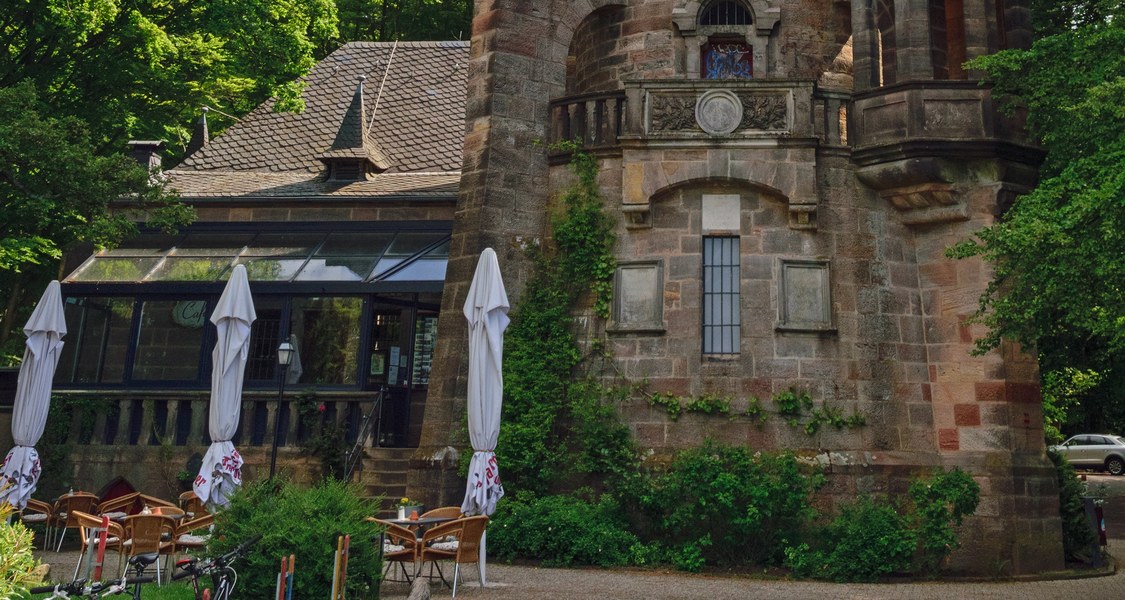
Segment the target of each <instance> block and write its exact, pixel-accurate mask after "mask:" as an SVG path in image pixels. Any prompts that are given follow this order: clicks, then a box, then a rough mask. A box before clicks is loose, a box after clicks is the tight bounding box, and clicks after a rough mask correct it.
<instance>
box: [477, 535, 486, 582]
mask: <svg viewBox="0 0 1125 600" xmlns="http://www.w3.org/2000/svg"><path fill="white" fill-rule="evenodd" d="M487 543H488V530H485V531H484V533H482V534H480V562H478V563H477V570H479V571H480V586H481V587H484V586H485V584H487V583H488V580H487V578H486V577H485V571H486V570H487V569H486V568H485V564H484V558H485V555H486V554H487V553H488V552H487V551H486V550H485V546H486V545H487Z"/></svg>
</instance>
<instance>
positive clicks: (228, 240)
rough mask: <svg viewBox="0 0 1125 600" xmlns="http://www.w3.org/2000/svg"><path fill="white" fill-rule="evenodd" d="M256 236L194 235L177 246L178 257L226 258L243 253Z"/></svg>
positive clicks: (244, 234) (248, 234) (245, 234)
mask: <svg viewBox="0 0 1125 600" xmlns="http://www.w3.org/2000/svg"><path fill="white" fill-rule="evenodd" d="M252 239H254V235H253V234H250V233H238V234H233V233H232V234H223V233H193V234H190V235H188V236H187V237H186V238H185V239H184V240H183V241H182V242H180V243H178V244H176V250H175V254H176V256H226V257H229V258H233V257H234V255H235V254H238V253H239V252H242V248H243V246H246V245H247V244H249V243H250V240H252Z"/></svg>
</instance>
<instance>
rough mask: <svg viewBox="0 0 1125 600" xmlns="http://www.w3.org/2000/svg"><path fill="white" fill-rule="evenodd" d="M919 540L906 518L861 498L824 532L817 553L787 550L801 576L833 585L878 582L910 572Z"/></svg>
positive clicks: (802, 547)
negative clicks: (820, 579) (883, 578)
mask: <svg viewBox="0 0 1125 600" xmlns="http://www.w3.org/2000/svg"><path fill="white" fill-rule="evenodd" d="M914 548H915V540H914V535H913V532H912V531H911V530H910V528H909V523H908V521H907V519H906V517H905V516H903V515H901V514H899V511H897V510H895V507H893V506H891V505H890V504H889V503H888V502H886V501H885V500H884V501H876V500H873V499H872V498H869V497H861V498H860V499H859V500H857V501H856V502H854V503H852V504H846V505H844V506H843V507H842V508H841V510H840V514H839V515H837V516H836V518H835V519H833V520H832V522H831V523H829V524H828V526H827V527H825V528H824V532H823V535H822V536H821V537H819V538H818V539H817V549H815V550H814V549H811V548H810V547H809V544H799V545H797V546H793V547H790V548H787V549H786V550H785V559H786V564H787V565H789V566H790V568H792V569H793V573H794V574H795V575H797V576H799V577H816V578H824V579H831V580H832V581H842V582H844V581H877V580H878V579H879V578H881V577H885V576H887V575H891V574H894V573H906V572H908V571H909V570H910V567H911V561H912V559H913V557H914Z"/></svg>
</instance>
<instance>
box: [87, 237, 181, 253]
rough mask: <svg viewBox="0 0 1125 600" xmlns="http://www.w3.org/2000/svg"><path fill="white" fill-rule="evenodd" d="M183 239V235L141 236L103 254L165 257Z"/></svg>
mask: <svg viewBox="0 0 1125 600" xmlns="http://www.w3.org/2000/svg"><path fill="white" fill-rule="evenodd" d="M183 238H184V236H182V235H139V236H137V237H135V238H133V239H130V240H126V241H124V242H122V243H121V245H119V246H118V247H116V248H113V249H112V250H105V251H103V252H102V253H101V254H102V255H103V256H153V255H156V256H163V255H164V254H165V253H166V252H168V250H171V249H172V246H175V245H176V244H177V243H179V241H180V240H182V239H183Z"/></svg>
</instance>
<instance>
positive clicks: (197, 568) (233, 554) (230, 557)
mask: <svg viewBox="0 0 1125 600" xmlns="http://www.w3.org/2000/svg"><path fill="white" fill-rule="evenodd" d="M261 539H262V534H260V533H259V534H256V535H254V536H252V537H251V538H250V539H248V540H246V541H245V542H242V543H241V544H239V545H238V547H237V548H235V549H234V550H231V551H230V552H227V553H226V554H223V555H222V556H219V557H217V558H212V559H210V560H208V561H207V562H205V563H203V564H202V565H199V564H198V563H197V561H195V560H192V561H191V562H189V563H188V564H186V565H182V566H180V567H179V568H180V569H181V570H179V571H177V572H175V573H173V574H172V581H177V580H180V579H183V578H185V577H191V576H192V575H200V574H203V573H205V572H207V571H208V570H210V569H213V568H215V567H225V566H227V565H228V564H229V563H231V562H232V561H234V559H236V558H238V557H239V556H242V555H243V554H246V551H247V550H249V549H250V546H253V545H254V544H257V543H258V541H259V540H261Z"/></svg>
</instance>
